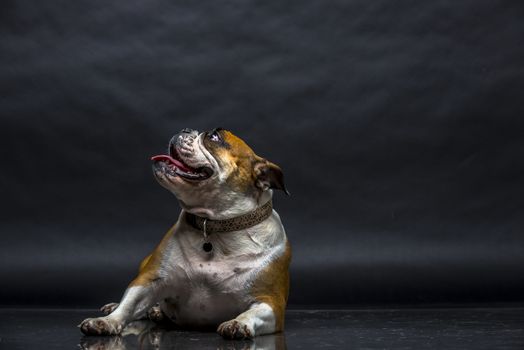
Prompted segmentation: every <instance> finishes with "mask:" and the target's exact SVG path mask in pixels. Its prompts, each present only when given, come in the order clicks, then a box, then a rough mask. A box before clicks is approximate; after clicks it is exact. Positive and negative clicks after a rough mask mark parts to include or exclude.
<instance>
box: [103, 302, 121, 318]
mask: <svg viewBox="0 0 524 350" xmlns="http://www.w3.org/2000/svg"><path fill="white" fill-rule="evenodd" d="M118 305H119V304H118V303H109V304H105V305H104V306H102V307H101V308H100V311H102V312H103V313H104V314H106V315H109V314H110V313H112V312H113V311H115V309H116V308H117V307H118Z"/></svg>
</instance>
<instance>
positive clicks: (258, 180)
mask: <svg viewBox="0 0 524 350" xmlns="http://www.w3.org/2000/svg"><path fill="white" fill-rule="evenodd" d="M254 172H255V186H256V187H258V188H260V189H261V190H263V191H266V190H268V189H270V188H273V189H277V190H282V191H284V193H285V194H287V195H288V196H289V195H290V193H289V191H288V190H287V189H286V186H285V185H284V173H282V169H280V167H279V166H278V165H276V164H274V163H271V162H270V161H268V160H266V159H263V158H261V159H260V160H259V161H257V162H256V163H255V166H254Z"/></svg>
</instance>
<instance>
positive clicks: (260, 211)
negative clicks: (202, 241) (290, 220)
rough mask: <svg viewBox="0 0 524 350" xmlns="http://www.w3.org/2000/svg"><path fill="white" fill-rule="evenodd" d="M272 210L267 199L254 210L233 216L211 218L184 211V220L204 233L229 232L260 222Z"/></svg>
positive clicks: (271, 204) (270, 203)
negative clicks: (222, 218) (228, 217)
mask: <svg viewBox="0 0 524 350" xmlns="http://www.w3.org/2000/svg"><path fill="white" fill-rule="evenodd" d="M272 211H273V203H272V201H271V200H269V201H267V202H266V204H264V205H262V206H260V207H258V208H256V209H255V210H253V211H251V212H249V213H247V214H244V215H240V216H237V217H235V218H231V219H225V220H211V219H206V218H203V217H201V216H197V215H195V214H191V213H187V212H186V221H187V223H188V224H190V225H191V226H193V227H194V228H196V229H197V230H200V231H203V232H204V234H211V233H220V232H231V231H239V230H243V229H246V228H249V227H252V226H255V225H256V224H259V223H261V222H262V221H264V220H266V219H267V218H268V217H269V216H270V215H271V213H272Z"/></svg>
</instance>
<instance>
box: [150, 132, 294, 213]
mask: <svg viewBox="0 0 524 350" xmlns="http://www.w3.org/2000/svg"><path fill="white" fill-rule="evenodd" d="M167 153H168V154H166V155H159V156H155V157H153V158H152V160H153V173H154V175H155V178H156V179H157V181H158V182H159V183H160V185H162V186H163V187H165V188H166V189H168V190H169V191H171V192H173V193H174V194H175V196H176V197H177V198H178V199H179V201H180V204H181V205H182V207H183V208H184V209H185V210H187V211H189V212H192V213H194V214H197V215H203V216H206V217H209V218H221V217H224V216H228V215H232V214H239V213H241V212H246V211H250V210H253V209H254V208H255V207H256V206H257V204H258V202H259V201H260V200H261V197H263V196H267V195H270V193H271V189H281V190H283V191H285V192H286V193H288V192H287V190H286V188H285V186H284V176H283V174H282V170H281V169H280V167H278V166H277V165H276V164H273V163H271V162H269V161H268V160H266V159H264V158H261V157H259V156H257V155H256V154H255V152H253V150H252V149H251V148H250V147H249V146H248V145H247V144H246V143H245V142H244V141H242V140H241V139H240V138H239V137H237V136H235V135H234V134H233V133H231V132H230V131H227V130H224V129H221V128H217V129H213V130H211V131H205V132H198V131H196V130H191V129H183V130H182V131H181V132H180V133H179V134H176V135H175V136H173V138H172V139H171V141H170V142H169V147H168V152H167Z"/></svg>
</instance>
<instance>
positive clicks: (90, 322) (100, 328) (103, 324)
mask: <svg viewBox="0 0 524 350" xmlns="http://www.w3.org/2000/svg"><path fill="white" fill-rule="evenodd" d="M78 327H80V330H81V331H82V333H84V334H85V335H114V334H119V333H120V332H121V331H122V325H121V324H119V323H116V322H115V321H112V320H110V319H108V318H107V317H97V318H87V319H85V320H83V321H82V323H80V324H79V325H78Z"/></svg>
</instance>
